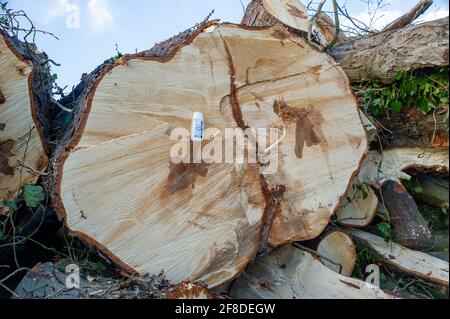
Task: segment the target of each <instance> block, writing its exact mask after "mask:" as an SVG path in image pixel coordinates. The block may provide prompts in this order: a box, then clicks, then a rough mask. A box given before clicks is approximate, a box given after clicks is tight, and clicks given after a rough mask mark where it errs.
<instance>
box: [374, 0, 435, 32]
mask: <svg viewBox="0 0 450 319" xmlns="http://www.w3.org/2000/svg"><path fill="white" fill-rule="evenodd" d="M432 4H433V0H421V1H420V2H419V3H418V4H416V5H415V6H414V8H412V9H411V10H409V11H408V12H407V13H405V14H404V15H402V16H401V17H400V18H398V19H396V20H394V21H392V22H391V23H389V24H388V25H387V26H385V27H384V28H383V30H381V32H387V31H391V30H395V29H399V28H403V27H406V26H408V25H410V24H411V23H413V22H414V21H415V20H416V19H417V18H418V17H420V16H421V15H422V14H423V13H425V11H427V10H428V8H429V7H431V5H432Z"/></svg>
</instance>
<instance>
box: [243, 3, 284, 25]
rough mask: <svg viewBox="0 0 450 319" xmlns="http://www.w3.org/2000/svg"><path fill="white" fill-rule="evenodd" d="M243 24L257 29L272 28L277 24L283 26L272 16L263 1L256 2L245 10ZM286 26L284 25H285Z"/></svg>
mask: <svg viewBox="0 0 450 319" xmlns="http://www.w3.org/2000/svg"><path fill="white" fill-rule="evenodd" d="M241 24H243V25H252V26H256V27H271V26H274V25H276V24H283V23H282V22H281V21H280V20H278V19H277V18H275V17H274V16H272V15H271V14H270V13H269V12H268V11H267V10H266V9H265V8H264V5H263V2H262V0H254V1H252V2H250V3H249V5H248V6H247V8H246V9H245V13H244V17H243V18H242V21H241ZM283 25H284V24H283Z"/></svg>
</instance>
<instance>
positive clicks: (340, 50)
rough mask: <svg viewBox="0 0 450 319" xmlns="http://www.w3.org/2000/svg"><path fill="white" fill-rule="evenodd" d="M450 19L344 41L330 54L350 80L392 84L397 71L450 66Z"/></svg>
mask: <svg viewBox="0 0 450 319" xmlns="http://www.w3.org/2000/svg"><path fill="white" fill-rule="evenodd" d="M448 38H449V25H448V17H447V18H443V19H440V20H436V21H432V22H426V23H423V24H419V25H414V26H409V27H406V28H403V29H397V30H393V31H389V32H383V33H380V34H377V35H375V36H371V37H366V38H361V39H357V40H353V41H348V42H345V43H344V44H342V45H339V46H337V47H335V48H334V49H333V50H332V51H331V55H332V56H333V57H334V58H335V59H336V61H337V62H338V63H340V64H341V66H342V68H343V69H344V70H345V72H346V73H347V75H348V77H349V78H350V81H352V82H361V81H366V80H377V81H381V82H383V83H390V82H392V81H393V80H394V79H395V75H396V74H397V72H398V71H402V70H414V69H419V68H426V67H442V66H448V51H449V41H448Z"/></svg>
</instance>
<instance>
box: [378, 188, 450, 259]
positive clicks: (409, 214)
mask: <svg viewBox="0 0 450 319" xmlns="http://www.w3.org/2000/svg"><path fill="white" fill-rule="evenodd" d="M380 192H381V196H382V198H383V203H384V205H385V207H386V210H387V211H388V213H389V218H390V220H391V225H392V240H393V241H394V242H396V243H398V244H400V245H402V246H405V247H409V248H414V249H419V250H428V251H442V250H445V249H448V240H446V239H445V238H441V237H439V236H437V235H433V234H432V233H431V231H430V229H429V228H428V222H427V221H426V220H425V218H424V217H423V216H422V214H421V213H420V211H419V208H418V207H417V205H416V203H415V201H414V199H413V198H412V197H411V195H410V194H409V193H408V191H407V190H406V189H405V188H404V187H403V185H401V184H400V183H398V182H394V181H387V182H385V183H384V184H383V185H382V187H381V190H380Z"/></svg>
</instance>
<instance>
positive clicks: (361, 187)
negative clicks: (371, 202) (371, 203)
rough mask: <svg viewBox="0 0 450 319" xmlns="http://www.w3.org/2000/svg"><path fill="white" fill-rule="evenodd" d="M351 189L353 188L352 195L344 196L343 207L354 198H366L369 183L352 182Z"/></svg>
mask: <svg viewBox="0 0 450 319" xmlns="http://www.w3.org/2000/svg"><path fill="white" fill-rule="evenodd" d="M352 189H353V193H354V195H353V197H350V196H347V197H346V198H345V199H346V203H345V204H344V207H345V206H347V205H348V204H350V203H351V202H353V201H354V200H356V199H360V198H362V199H363V200H366V199H367V198H368V197H369V192H370V185H369V184H368V183H366V182H364V183H361V184H357V183H356V184H353V185H352Z"/></svg>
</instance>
